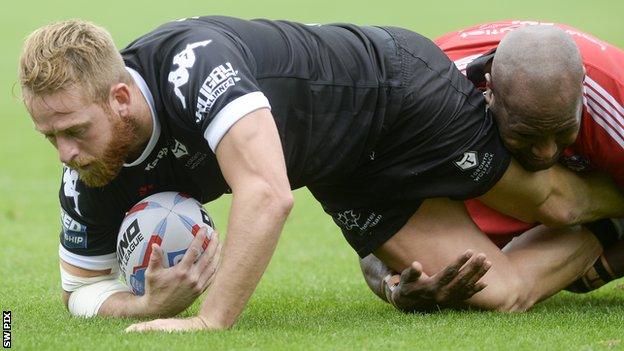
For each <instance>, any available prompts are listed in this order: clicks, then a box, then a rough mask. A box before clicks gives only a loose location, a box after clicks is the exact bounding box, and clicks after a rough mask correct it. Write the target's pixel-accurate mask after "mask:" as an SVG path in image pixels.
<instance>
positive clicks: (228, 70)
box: [195, 62, 240, 123]
mask: <svg viewBox="0 0 624 351" xmlns="http://www.w3.org/2000/svg"><path fill="white" fill-rule="evenodd" d="M238 81H240V78H239V77H238V71H236V70H234V68H233V67H232V64H231V63H229V62H226V63H224V64H222V65H219V66H218V67H216V68H215V69H213V70H212V72H210V74H209V75H208V77H207V78H206V80H205V81H204V84H202V86H201V88H200V89H199V94H198V96H197V109H196V111H195V117H196V118H195V122H196V123H199V122H200V121H201V120H202V118H203V117H204V115H205V114H206V113H208V111H210V109H211V108H212V105H213V104H214V102H215V100H217V99H218V98H219V96H221V95H223V93H225V92H226V91H227V90H228V89H229V88H230V87H232V86H234V85H235V84H236V82H238Z"/></svg>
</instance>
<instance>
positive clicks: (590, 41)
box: [435, 20, 624, 244]
mask: <svg viewBox="0 0 624 351" xmlns="http://www.w3.org/2000/svg"><path fill="white" fill-rule="evenodd" d="M527 25H552V26H556V27H558V28H561V29H562V30H564V31H565V32H566V33H568V34H569V35H570V36H571V37H572V39H574V41H575V42H576V45H577V46H578V48H579V50H580V52H581V56H582V58H583V64H584V65H585V70H586V74H587V75H586V77H585V81H584V83H583V86H584V93H583V115H582V117H581V128H580V131H579V135H578V138H577V139H576V142H575V143H574V144H572V145H570V146H569V147H568V148H566V149H565V150H564V152H563V154H562V157H561V159H560V162H561V163H562V164H563V165H565V166H567V167H569V168H570V169H572V170H575V171H587V170H599V171H603V172H606V173H608V174H609V175H611V176H612V177H613V179H614V180H615V181H616V183H617V184H618V185H619V186H621V187H624V107H623V106H622V105H624V51H622V50H621V49H619V48H617V47H615V46H613V45H611V44H609V43H606V42H604V41H602V40H599V39H597V38H595V37H593V36H591V35H589V34H587V33H583V32H581V31H580V30H578V29H575V28H572V27H569V26H566V25H563V24H557V23H544V22H536V21H517V20H509V21H500V22H493V23H486V24H481V25H476V26H473V27H470V28H466V29H462V30H460V31H457V32H452V33H448V34H446V35H443V36H442V37H440V38H438V39H436V40H435V43H436V44H437V45H438V46H439V47H440V48H441V49H442V50H444V52H445V53H446V54H447V55H448V56H449V57H450V58H451V60H453V61H454V62H455V65H456V66H457V68H458V69H459V70H460V71H462V73H464V74H466V76H467V77H468V78H469V79H470V80H471V81H472V82H473V83H474V84H475V85H476V86H477V87H481V88H484V87H485V77H484V74H485V73H484V66H485V64H486V63H487V62H488V61H489V60H491V59H492V58H493V57H494V55H495V54H496V47H497V46H498V43H499V42H500V41H501V39H502V38H503V37H504V36H505V34H506V33H507V32H510V31H512V30H514V29H517V28H519V27H522V26H527ZM466 206H467V208H468V211H469V212H470V215H471V216H472V218H473V220H474V221H475V223H477V225H478V226H479V228H481V230H482V231H484V232H485V233H486V234H488V235H504V236H503V237H501V236H499V237H494V238H493V239H495V242H497V241H498V242H497V243H498V244H504V243H505V242H506V241H507V240H508V239H510V238H511V237H512V236H513V235H517V234H520V233H522V232H524V231H526V230H528V229H530V228H532V227H533V226H534V225H535V224H528V223H524V222H521V221H518V220H516V219H514V218H511V217H508V216H505V215H503V214H500V213H498V212H496V211H494V210H492V209H490V208H488V207H486V206H485V205H483V204H482V203H480V202H478V201H477V200H469V201H467V202H466Z"/></svg>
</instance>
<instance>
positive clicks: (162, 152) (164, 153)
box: [145, 147, 169, 171]
mask: <svg viewBox="0 0 624 351" xmlns="http://www.w3.org/2000/svg"><path fill="white" fill-rule="evenodd" d="M168 152H169V149H168V148H167V147H163V148H162V149H160V150H159V151H158V154H157V155H156V158H155V159H154V160H153V161H152V162H150V163H148V164H147V166H145V170H146V171H151V170H152V169H154V168H156V166H157V165H158V162H159V161H160V160H161V159H162V158H163V157H165V156H167V153H168Z"/></svg>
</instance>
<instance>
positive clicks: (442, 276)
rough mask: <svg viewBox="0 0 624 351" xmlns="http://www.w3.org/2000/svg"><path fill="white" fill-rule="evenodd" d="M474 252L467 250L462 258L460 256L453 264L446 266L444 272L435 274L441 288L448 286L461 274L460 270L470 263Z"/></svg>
mask: <svg viewBox="0 0 624 351" xmlns="http://www.w3.org/2000/svg"><path fill="white" fill-rule="evenodd" d="M472 255H473V252H472V250H466V252H464V253H463V254H461V256H459V257H458V258H457V259H455V261H454V262H453V263H451V264H450V265H448V266H446V267H445V268H444V269H443V270H442V271H440V272H438V273H436V274H435V276H434V278H436V279H437V280H438V283H439V284H440V286H444V285H447V284H448V283H450V282H451V281H452V280H453V279H454V278H455V277H456V276H457V274H459V270H460V268H461V267H462V266H463V265H464V264H465V263H466V262H468V260H469V259H470V258H471V257H472Z"/></svg>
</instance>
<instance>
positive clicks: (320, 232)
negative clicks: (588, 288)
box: [0, 0, 624, 346]
mask: <svg viewBox="0 0 624 351" xmlns="http://www.w3.org/2000/svg"><path fill="white" fill-rule="evenodd" d="M1 12H2V14H0V47H1V48H2V51H1V54H0V82H1V84H0V280H1V281H2V282H3V283H2V284H0V307H1V308H2V309H13V310H16V309H17V310H18V311H19V312H20V313H17V314H16V317H15V319H16V320H17V321H20V319H22V322H20V323H18V322H14V323H16V328H23V329H21V332H23V333H24V334H30V333H35V332H36V331H37V330H38V329H40V328H44V325H45V324H49V323H54V321H55V318H54V317H50V316H47V315H46V314H45V313H46V312H50V311H51V312H53V314H58V315H59V316H62V318H65V319H67V318H66V316H65V314H64V311H63V308H62V306H61V305H60V303H59V300H58V295H59V289H60V286H59V285H60V284H59V279H58V268H57V267H58V266H57V265H58V263H57V262H58V257H57V250H58V232H59V228H60V227H59V205H58V197H57V193H58V189H59V185H60V176H61V173H60V170H61V165H60V163H59V161H58V158H57V154H56V152H55V150H54V149H53V148H52V147H51V146H50V145H49V144H48V143H47V141H45V139H44V138H43V137H42V136H40V135H38V134H37V133H35V131H34V130H33V126H32V123H31V122H30V120H29V117H28V114H27V112H26V110H25V108H24V107H23V105H22V104H21V101H20V98H19V85H18V84H17V62H18V57H19V53H20V49H21V45H22V42H23V39H24V38H25V37H26V36H27V35H28V34H29V33H30V32H31V31H33V30H34V29H36V28H38V27H40V26H42V25H45V24H48V23H50V22H52V21H57V20H63V19H68V18H82V19H86V20H90V21H93V22H95V23H97V24H99V25H102V26H103V27H105V28H107V29H108V30H109V31H110V32H111V34H112V36H113V38H114V39H115V42H116V43H117V45H118V47H120V48H122V47H124V46H125V45H126V44H128V43H129V42H130V41H131V40H133V39H134V38H136V37H137V36H139V35H142V34H144V33H146V32H147V31H149V30H151V29H153V28H154V27H156V26H158V25H160V24H162V23H164V22H167V21H170V20H174V19H178V18H183V17H191V16H199V15H230V16H235V17H240V18H245V19H252V18H268V19H288V20H293V21H299V22H304V23H332V22H350V23H355V24H362V25H366V24H373V25H394V26H401V27H406V28H409V29H412V30H414V31H417V32H420V33H421V34H424V35H425V36H428V37H430V38H432V39H433V38H435V37H437V36H439V35H442V34H444V33H446V32H449V31H453V30H457V29H460V28H463V27H466V26H469V25H473V24H477V23H483V22H488V21H494V20H502V19H523V20H540V21H553V22H560V23H565V24H568V25H571V26H574V27H577V28H579V29H581V30H583V31H586V32H589V33H591V34H593V35H595V36H597V37H598V38H600V39H603V40H606V41H608V42H611V43H613V44H615V45H617V46H619V47H624V19H623V18H622V16H623V15H624V1H622V0H594V1H569V0H523V1H509V0H498V1H496V0H491V1H482V0H478V1H477V0H475V1H459V0H453V1H449V0H447V1H440V0H438V1H418V0H412V1H406V0H401V1H353V0H349V1H340V0H316V1H280V0H271V1H260V0H255V1H253V0H243V1H223V0H222V1H217V0H203V1H200V0H171V1H156V0H150V1H148V0H133V1H129V0H107V1H89V2H87V1H84V0H67V1H54V0H51V1H42V0H37V1H32V0H31V1H23V0H22V1H16V0H12V1H8V0H5V1H3V2H2V10H1ZM228 204H229V198H228V197H223V198H222V199H219V200H218V201H216V202H215V203H212V204H209V205H208V206H207V208H208V210H209V211H210V213H211V215H212V216H213V218H214V219H215V221H216V223H217V227H218V229H219V230H220V231H222V232H224V231H225V225H226V223H227V208H228ZM345 292H346V293H347V294H350V295H351V297H348V296H346V297H345V296H343V294H344V293H345ZM280 294H281V295H280ZM311 294H312V295H311ZM315 294H317V295H318V296H321V297H322V298H324V299H331V298H335V299H337V300H336V301H338V302H341V301H342V302H345V301H350V300H352V299H356V300H358V301H359V302H360V303H362V304H367V305H370V304H376V305H374V306H377V307H379V306H381V304H380V303H378V302H377V301H375V299H376V298H375V297H374V296H373V295H372V294H370V293H369V292H368V291H367V289H366V288H365V286H364V283H363V280H362V279H361V278H360V273H359V268H358V266H357V258H356V255H355V253H354V252H353V251H352V250H351V248H350V247H349V246H348V245H347V244H346V242H345V241H344V239H343V238H342V235H341V234H340V232H339V230H338V229H337V227H335V226H334V224H333V223H332V222H331V220H330V218H329V217H328V216H326V215H325V214H324V213H323V212H322V210H321V209H320V206H319V205H317V204H316V203H315V202H314V200H313V199H312V198H311V196H310V195H309V193H308V192H307V190H299V191H297V193H296V204H295V209H294V212H293V214H292V215H291V217H290V218H289V220H288V223H287V225H286V228H285V230H284V232H283V234H282V240H281V241H280V244H279V246H278V250H277V252H276V256H275V258H274V259H273V261H272V263H271V265H270V266H269V271H268V273H267V275H266V276H265V278H264V279H263V282H262V283H261V285H260V287H259V290H258V293H257V294H256V295H255V297H254V300H256V301H266V302H267V303H270V301H273V300H274V299H275V298H276V296H278V297H279V296H282V297H284V298H286V299H287V300H288V299H289V300H288V301H290V302H288V303H293V304H294V306H295V307H294V308H295V310H296V309H297V308H304V309H305V304H306V303H308V302H312V305H314V302H315V301H316V300H314V297H312V298H311V299H312V300H310V297H309V296H315ZM303 296H307V297H305V298H303ZM299 297H302V298H301V299H300V298H299ZM341 299H342V300H341ZM254 300H252V302H253V301H254ZM306 301H307V302H306ZM302 302H303V303H304V305H303V306H301V307H297V306H299V305H297V303H302ZM252 305H253V303H252ZM254 306H255V307H251V311H252V312H247V313H252V315H254V316H256V318H260V319H261V318H262V316H265V314H264V312H266V318H274V317H275V315H274V314H272V313H271V311H272V310H271V307H270V306H266V307H265V305H263V304H262V303H258V304H255V305H254ZM358 306H360V307H361V306H363V305H358ZM281 308H285V307H283V306H282V307H281ZM263 311H264V312H263ZM384 311H386V310H385V309H384ZM620 311H621V309H620ZM343 312H344V311H343ZM305 313H312V315H314V313H317V314H318V315H317V317H318V318H322V317H321V316H322V315H323V313H324V312H322V311H316V312H311V311H310V310H307V311H306V312H305ZM25 316H29V319H30V321H29V322H26V321H25V319H27V318H26V317H25ZM258 316H260V317H258ZM33 317H35V318H33ZM37 317H40V318H37ZM59 318H61V317H59ZM248 320H249V319H248ZM251 320H253V318H252V319H251ZM603 322H604V321H603ZM248 323H251V322H248ZM19 325H21V327H19ZM76 325H78V324H76ZM121 325H123V323H122V324H120V327H121ZM620 325H621V324H620ZM300 327H304V326H300ZM489 328H492V329H491V330H497V328H498V326H497V325H491V326H489ZM455 337H459V336H457V335H456V336H455ZM505 338H506V337H505V336H504V334H503V335H501V342H504V341H505ZM538 339H539V338H536V339H535V340H533V342H534V343H536V344H534V346H537V345H539V340H538ZM58 341H59V342H63V341H62V340H58ZM30 345H31V346H34V345H35V343H34V341H33V343H31V344H30ZM363 345H365V344H363ZM310 346H312V345H310ZM560 346H561V345H560Z"/></svg>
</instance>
